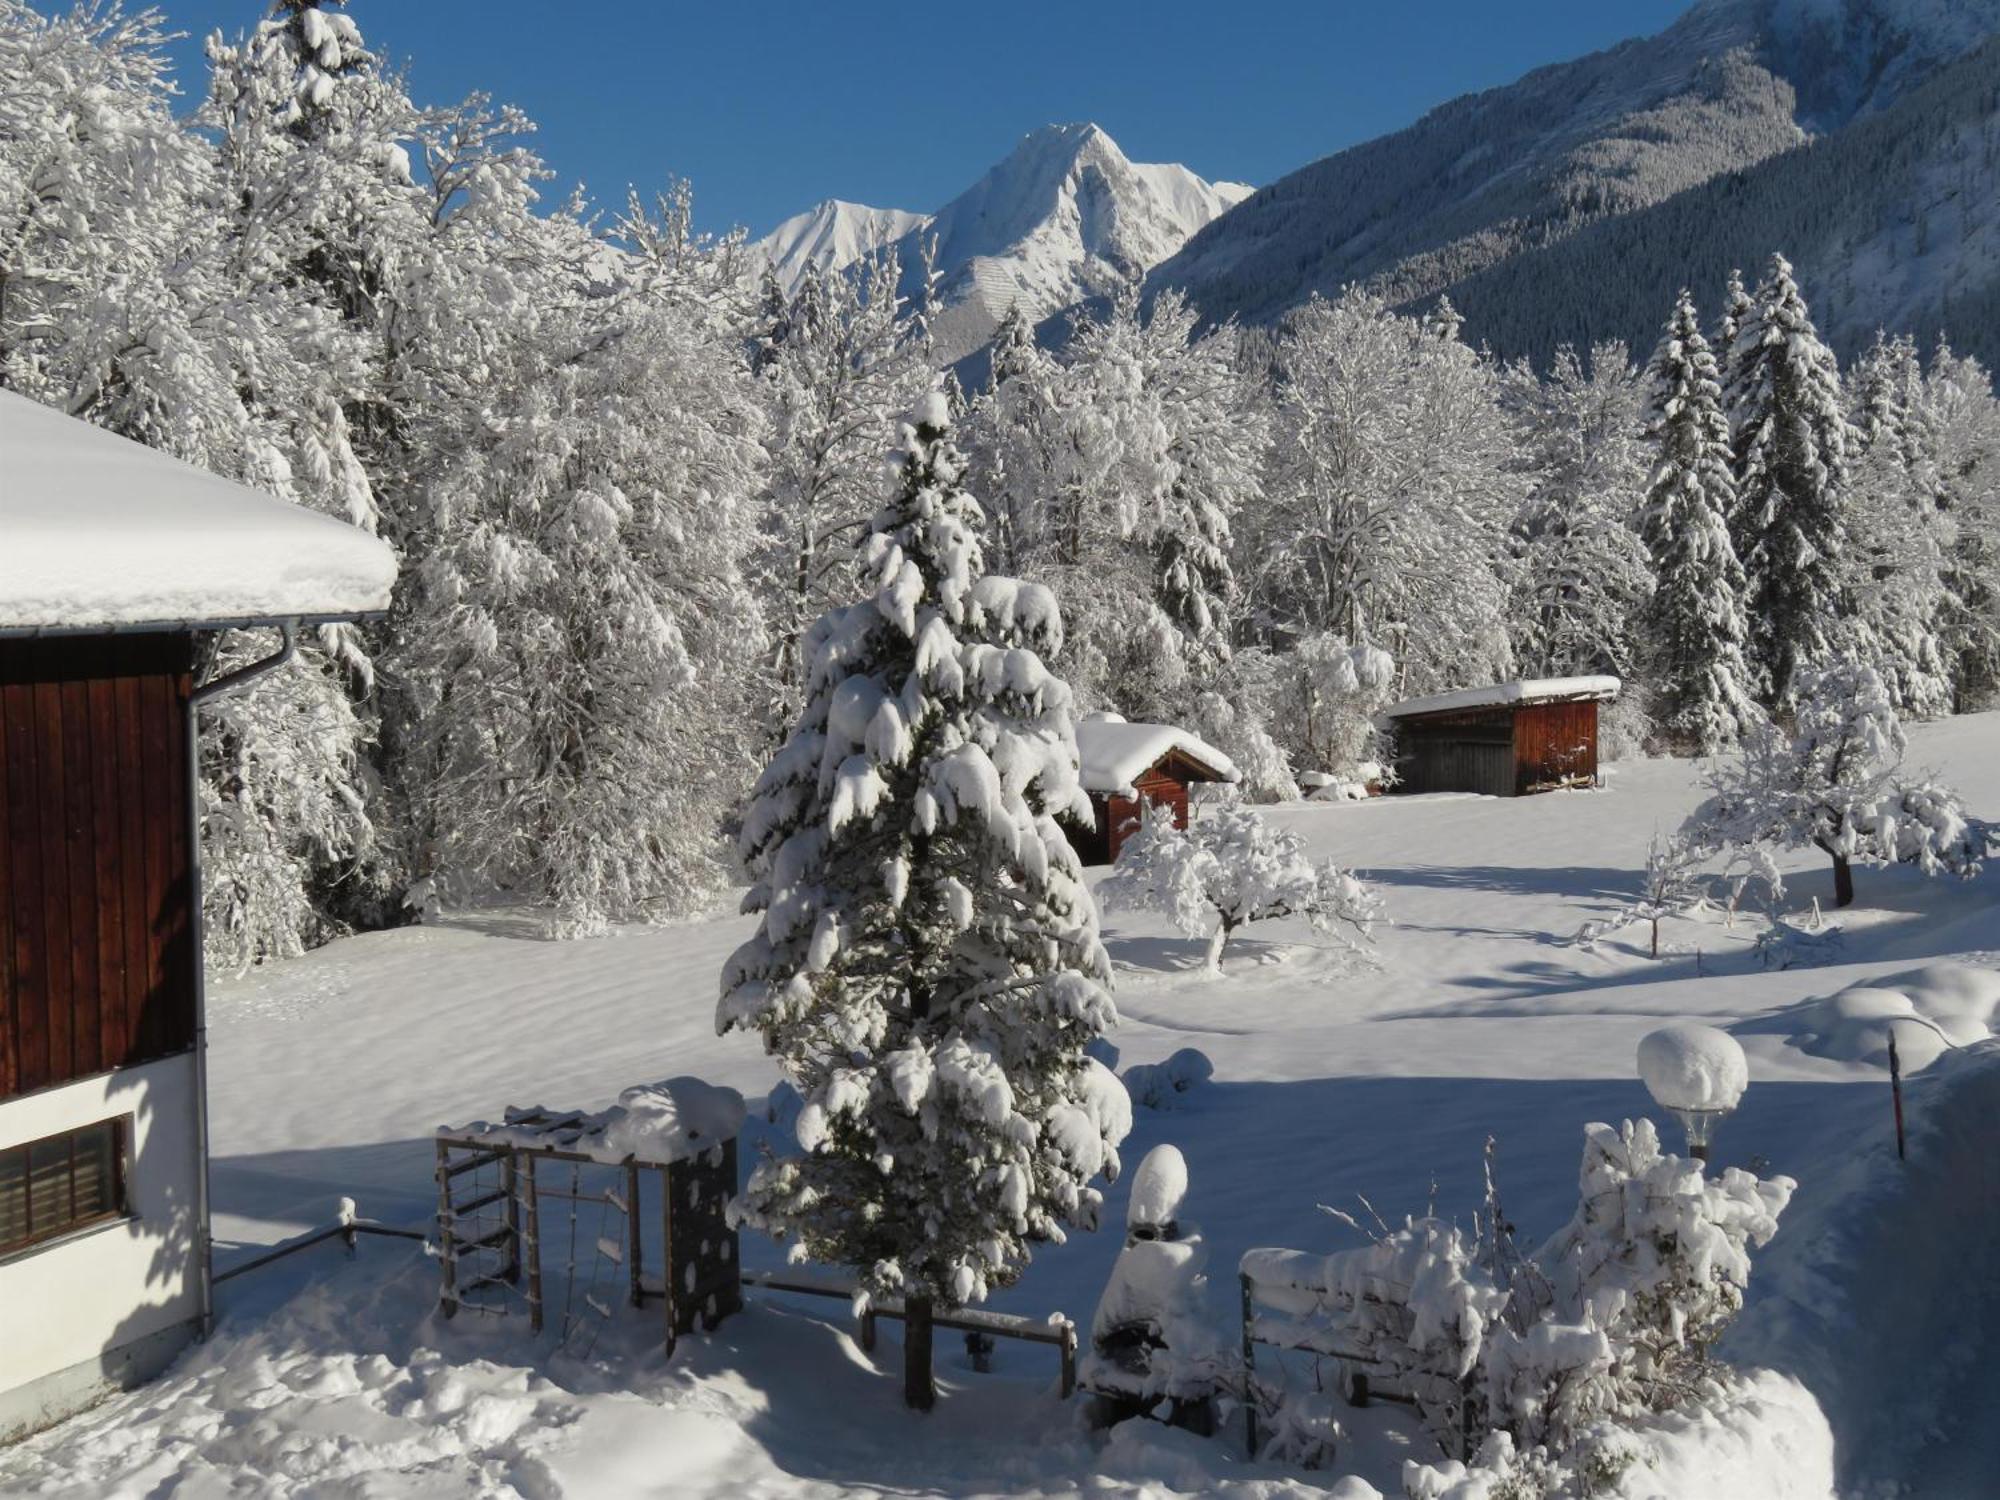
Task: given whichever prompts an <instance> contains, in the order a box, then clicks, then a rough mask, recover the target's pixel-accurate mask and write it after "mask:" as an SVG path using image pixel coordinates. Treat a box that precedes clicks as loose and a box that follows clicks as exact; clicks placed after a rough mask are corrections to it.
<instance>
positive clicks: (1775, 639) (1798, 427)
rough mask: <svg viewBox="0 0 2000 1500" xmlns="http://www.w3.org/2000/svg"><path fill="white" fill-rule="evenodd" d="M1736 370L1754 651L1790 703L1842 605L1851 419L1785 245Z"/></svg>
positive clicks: (1747, 325)
mask: <svg viewBox="0 0 2000 1500" xmlns="http://www.w3.org/2000/svg"><path fill="white" fill-rule="evenodd" d="M1733 381H1734V384H1733V388H1732V390H1731V391H1730V392H1729V398H1730V409H1731V412H1732V419H1733V425H1734V434H1735V438H1734V442H1735V472H1736V513H1735V516H1734V517H1733V518H1732V521H1731V525H1730V539H1731V541H1732V542H1733V543H1734V544H1735V547H1736V552H1737V556H1738V557H1739V558H1740V559H1741V560H1742V563H1743V568H1744V573H1745V574H1746V576H1747V578H1748V581H1749V591H1748V596H1747V601H1746V603H1747V610H1748V617H1749V623H1750V661H1751V665H1752V667H1753V668H1754V669H1755V671H1756V673H1757V683H1758V686H1759V688H1760V689H1761V695H1762V697H1763V699H1764V701H1765V702H1767V703H1769V704H1771V705H1773V706H1774V707H1778V708H1790V707H1791V705H1792V704H1793V702H1794V701H1795V691H1794V684H1793V679H1794V678H1795V676H1796V675H1797V674H1798V672H1799V670H1800V668H1802V667H1804V666H1807V665H1810V664H1811V663H1813V662H1817V661H1820V660H1822V659H1823V658H1825V657H1826V656H1827V654H1828V653H1829V651H1830V650H1831V649H1832V646H1833V638H1834V630H1835V624H1836V620H1837V618H1838V616H1839V614H1840V612H1841V594H1842V583H1843V569H1844V566H1845V564H1844V552H1845V549H1846V541H1847V538H1846V527H1845V525H1844V524H1843V519H1842V514H1841V504H1842V499H1843V495H1842V490H1843V487H1844V486H1845V484H1846V482H1847V477H1848V463H1849V454H1850V436H1851V429H1850V428H1849V426H1848V423H1847V416H1846V412H1845V410H1844V409H1843V404H1842V400H1841V389H1840V370H1839V367H1838V366H1837V365H1836V364H1835V362H1834V358H1833V352H1832V351H1831V350H1830V349H1828V348H1827V347H1826V345H1825V344H1823V343H1821V342H1820V339H1819V335H1818V333H1816V332H1815V331H1814V328H1813V322H1812V314H1811V313H1810V312H1809V311H1808V309H1807V307H1806V302H1805V298H1804V297H1803V296H1802V295H1800V292H1799V287H1798V283H1797V282H1796V281H1794V280H1793V279H1792V267H1791V263H1790V262H1788V261H1787V260H1786V259H1785V258H1784V256H1782V255H1773V256H1772V257H1771V265H1770V270H1769V272H1768V273H1767V274H1766V276H1765V278H1764V281H1763V283H1762V285H1760V286H1759V287H1758V289H1757V297H1756V307H1755V308H1754V309H1753V311H1752V312H1751V313H1750V314H1749V315H1748V316H1747V320H1746V321H1745V322H1744V323H1743V324H1742V326H1741V327H1740V328H1739V329H1738V331H1737V335H1736V344H1735V349H1734V355H1733Z"/></svg>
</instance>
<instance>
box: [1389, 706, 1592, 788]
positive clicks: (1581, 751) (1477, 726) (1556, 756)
mask: <svg viewBox="0 0 2000 1500" xmlns="http://www.w3.org/2000/svg"><path fill="white" fill-rule="evenodd" d="M1617 696H1618V679H1617V678H1616V677H1553V678H1541V679H1535V680H1530V681H1525V682H1502V683H1496V684H1494V685H1493V686H1491V687H1483V688H1466V689H1463V690H1461V691H1459V692H1455V693H1440V694H1437V695H1436V696H1434V697H1430V698H1413V699H1411V700H1409V701H1408V702H1406V703H1398V704H1396V705H1395V706H1394V707H1392V708H1390V709H1388V710H1386V715H1387V717H1388V718H1389V719H1390V720H1391V721H1392V722H1393V723H1394V725H1395V732H1396V775H1397V778H1398V779H1397V782H1396V787H1395V790H1397V791H1399V792H1480V793H1483V794H1485V795H1486V796H1489V797H1520V796H1525V795H1527V794H1528V793H1530V792H1547V791H1554V790H1555V789H1557V788H1559V787H1570V786H1592V785H1595V784H1596V781H1597V711H1598V705H1599V704H1601V703H1606V702H1609V701H1610V700H1611V699H1613V698H1615V697H1617Z"/></svg>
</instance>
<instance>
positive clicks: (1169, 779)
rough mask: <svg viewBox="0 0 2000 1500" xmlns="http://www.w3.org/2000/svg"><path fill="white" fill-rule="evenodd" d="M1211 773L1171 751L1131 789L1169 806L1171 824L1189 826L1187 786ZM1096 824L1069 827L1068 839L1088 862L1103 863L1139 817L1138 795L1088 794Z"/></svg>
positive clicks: (1208, 777) (1207, 778)
mask: <svg viewBox="0 0 2000 1500" xmlns="http://www.w3.org/2000/svg"><path fill="white" fill-rule="evenodd" d="M1214 779H1215V778H1214V776H1213V774H1212V773H1211V772H1209V771H1208V770H1206V769H1205V768H1202V767H1199V766H1196V765H1195V764H1194V763H1193V762H1191V761H1189V760H1188V759H1187V758H1186V757H1185V756H1183V755H1182V754H1181V753H1180V752H1179V751H1174V752H1172V753H1170V754H1169V755H1168V756H1167V757H1166V758H1165V759H1163V760H1162V761H1161V762H1160V763H1159V764H1158V765H1156V766H1154V767H1153V768H1152V770H1150V771H1148V772H1146V774H1145V775H1143V776H1141V777H1140V778H1139V779H1138V780H1137V781H1135V782H1134V783H1133V784H1132V789H1133V790H1134V791H1136V792H1137V793H1138V794H1139V796H1140V797H1143V798H1145V799H1146V801H1148V802H1152V803H1157V804H1158V805H1160V806H1162V807H1166V808H1169V809H1171V810H1172V812H1173V816H1174V827H1176V828H1186V827H1187V826H1188V786H1189V784H1190V783H1191V782H1195V781H1212V780H1214ZM1090 806H1091V811H1092V812H1093V813H1095V814H1096V826H1095V827H1093V828H1090V829H1087V830H1086V829H1081V828H1071V829H1070V830H1069V836H1070V843H1071V844H1072V845H1073V846H1074V847H1075V849H1076V853H1077V857H1078V858H1079V859H1081V860H1082V861H1083V862H1084V863H1085V864H1087V865H1106V864H1110V863H1111V862H1112V861H1114V860H1116V859H1117V858H1118V851H1119V850H1120V849H1122V848H1123V847H1124V846H1125V840H1126V839H1127V838H1128V837H1129V836H1130V835H1131V832H1132V830H1133V829H1134V828H1135V827H1136V826H1137V825H1138V821H1139V798H1138V797H1114V796H1108V795H1106V794H1104V793H1102V792H1092V793H1091V794H1090Z"/></svg>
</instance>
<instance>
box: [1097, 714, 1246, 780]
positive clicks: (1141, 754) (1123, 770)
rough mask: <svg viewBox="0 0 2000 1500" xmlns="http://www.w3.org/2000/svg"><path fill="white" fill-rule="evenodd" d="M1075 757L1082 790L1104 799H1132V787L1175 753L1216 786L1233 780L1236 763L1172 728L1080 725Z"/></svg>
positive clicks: (1114, 723)
mask: <svg viewBox="0 0 2000 1500" xmlns="http://www.w3.org/2000/svg"><path fill="white" fill-rule="evenodd" d="M1076 751H1077V757H1078V759H1079V760H1080V761H1081V762H1082V773H1081V778H1080V779H1081V780H1082V782H1083V789H1084V790H1085V791H1087V792H1098V793H1101V794H1103V795H1106V796H1114V797H1136V796H1137V795H1138V792H1137V791H1136V790H1135V789H1134V787H1133V783H1134V782H1136V781H1137V780H1138V779H1139V778H1140V777H1141V776H1144V775H1145V774H1146V773H1147V772H1148V771H1150V770H1152V769H1153V767H1154V766H1156V765H1158V764H1159V763H1160V762H1161V761H1162V760H1164V759H1166V757H1167V756H1169V755H1171V754H1173V753H1174V752H1175V751H1179V752H1180V753H1181V754H1182V755H1184V756H1186V757H1187V758H1188V759H1189V760H1191V761H1194V762H1195V763H1196V764H1197V765H1199V766H1201V767H1203V768H1205V769H1206V770H1208V771H1209V772H1211V773H1212V774H1213V778H1214V779H1215V780H1217V781H1235V780H1236V779H1237V777H1238V773H1237V770H1236V763H1235V762H1234V761H1232V760H1230V758H1229V757H1228V756H1226V755H1224V754H1223V753H1222V752H1221V751H1220V750H1218V749H1216V748H1215V746H1213V745H1211V744H1209V743H1208V742H1207V741H1205V740H1201V739H1197V738H1196V737H1195V736H1194V735H1191V734H1189V733H1188V732H1187V731H1186V730H1185V729H1176V728H1175V727H1174V726H1173V725H1171V724H1128V723H1126V722H1124V721H1123V720H1114V719H1085V720H1084V721H1083V722H1082V723H1081V724H1078V725H1077V726H1076Z"/></svg>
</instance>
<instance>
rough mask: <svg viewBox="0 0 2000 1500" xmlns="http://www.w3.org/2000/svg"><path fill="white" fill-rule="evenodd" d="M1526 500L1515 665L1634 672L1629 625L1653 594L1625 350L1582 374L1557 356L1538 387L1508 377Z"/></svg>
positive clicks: (1521, 371)
mask: <svg viewBox="0 0 2000 1500" xmlns="http://www.w3.org/2000/svg"><path fill="white" fill-rule="evenodd" d="M1506 389H1507V394H1508V397H1509V404H1510V405H1511V406H1512V407H1513V409H1514V412H1515V415H1516V420H1517V421H1518V423H1519V424H1520V439H1519V446H1520V451H1521V465H1522V468H1523V469H1524V471H1525V475H1526V478H1527V480H1528V486H1529V488H1528V494H1527V497H1526V499H1525V500H1524V501H1523V503H1522V507H1521V512H1520V514H1519V515H1518V516H1517V517H1516V518H1515V520H1514V527H1513V534H1514V546H1515V552H1516V564H1515V566H1516V570H1517V571H1516V578H1515V584H1514V591H1515V597H1516V601H1517V602H1516V605H1515V608H1514V610H1513V612H1512V618H1513V622H1514V654H1515V657H1516V659H1517V661H1518V662H1519V664H1520V666H1521V667H1522V668H1523V670H1525V671H1528V672H1532V673H1534V674H1536V675H1539V676H1545V677H1572V676H1578V675H1583V674H1591V673H1604V672H1608V673H1612V674H1614V675H1616V676H1619V677H1622V678H1626V679H1632V678H1635V677H1636V676H1637V668H1638V665H1639V650H1638V643H1637V641H1636V639H1635V626H1636V625H1637V623H1638V620H1639V616H1640V612H1641V611H1642V610H1643V609H1644V607H1645V604H1646V600H1647V596H1648V595H1649V594H1650V593H1651V592H1652V575H1651V572H1650V570H1649V568H1648V566H1647V556H1646V550H1645V548H1644V547H1643V546H1642V545H1641V544H1640V541H1639V535H1638V532H1637V530H1636V529H1635V522H1636V521H1637V519H1638V515H1639V507H1640V497H1641V494H1642V492H1643V490H1644V488H1645V484H1646V470H1645V458H1644V456H1643V452H1642V449H1641V444H1640V441H1639V438H1640V427H1641V419H1640V411H1641V408H1642V406H1643V403H1644V399H1645V394H1644V387H1643V385H1642V384H1641V382H1640V378H1639V374H1638V372H1637V371H1636V370H1634V369H1633V368H1632V365H1631V361H1630V359H1629V357H1628V355H1627V353H1626V349H1625V346H1624V345H1623V344H1619V343H1610V344H1599V345H1597V346H1595V347H1594V348H1592V349H1591V351H1590V357H1589V361H1588V365H1587V366H1586V363H1585V361H1584V359H1583V358H1582V357H1581V356H1579V355H1578V353H1577V352H1576V350H1575V349H1573V348H1571V347H1569V346H1568V345H1564V346H1563V347H1562V348H1560V349H1558V350H1557V351H1556V358H1555V364H1554V367H1553V368H1552V369H1551V370H1550V372H1549V376H1548V378H1547V379H1546V380H1542V379H1539V378H1538V377H1537V376H1536V375H1535V374H1534V373H1533V372H1532V371H1531V370H1529V369H1527V368H1526V367H1525V366H1521V367H1517V368H1516V369H1514V370H1512V371H1510V372H1509V375H1508V379H1507V382H1506Z"/></svg>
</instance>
